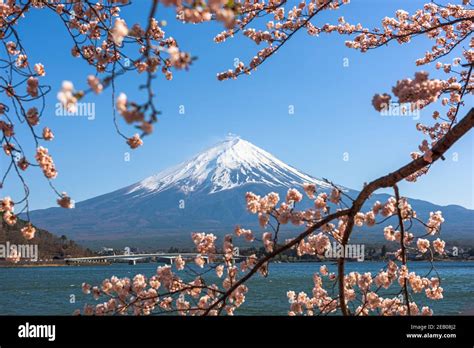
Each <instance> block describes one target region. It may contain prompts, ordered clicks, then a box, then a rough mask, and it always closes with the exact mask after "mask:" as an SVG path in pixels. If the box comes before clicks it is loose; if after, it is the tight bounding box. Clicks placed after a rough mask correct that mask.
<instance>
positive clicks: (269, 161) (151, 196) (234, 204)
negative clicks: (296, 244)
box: [30, 136, 474, 246]
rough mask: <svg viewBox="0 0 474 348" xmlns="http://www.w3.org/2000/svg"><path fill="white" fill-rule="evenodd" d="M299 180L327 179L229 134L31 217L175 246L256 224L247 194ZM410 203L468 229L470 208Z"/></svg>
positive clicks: (66, 230) (109, 239)
mask: <svg viewBox="0 0 474 348" xmlns="http://www.w3.org/2000/svg"><path fill="white" fill-rule="evenodd" d="M303 183H315V184H316V185H317V186H318V188H319V190H330V185H329V184H327V183H326V182H325V181H323V180H321V179H318V178H316V177H313V176H310V175H308V174H305V173H303V172H301V171H299V170H297V169H295V168H293V167H291V166H289V165H287V164H285V163H284V162H282V161H280V160H279V159H277V158H276V157H274V156H273V155H271V154H270V153H268V152H266V151H264V150H262V149H260V148H259V147H257V146H255V145H253V144H251V143H250V142H248V141H246V140H243V139H241V138H239V137H235V136H233V137H229V138H227V139H226V140H225V141H223V142H220V143H218V144H217V145H215V146H213V147H211V148H209V149H207V150H205V151H203V152H201V153H199V154H197V155H196V156H194V157H193V158H192V159H190V160H189V161H186V162H183V163H181V164H179V165H177V166H175V167H172V168H170V169H167V170H164V171H162V172H160V173H158V174H156V175H153V176H150V177H148V178H145V179H144V180H142V181H140V182H137V183H135V184H132V185H130V186H127V187H124V188H122V189H119V190H116V191H114V192H111V193H108V194H104V195H101V196H97V197H95V198H91V199H88V200H85V201H82V202H79V203H77V204H76V207H75V209H71V210H65V209H61V208H49V209H44V210H36V211H33V212H31V214H30V215H31V219H32V221H33V223H34V224H35V225H37V226H39V227H41V228H46V229H48V230H50V231H51V232H53V233H56V234H64V235H66V236H68V237H71V238H74V239H75V240H78V241H83V242H87V243H89V244H90V243H91V242H93V241H95V242H100V243H109V244H112V243H114V244H117V242H119V241H123V242H124V243H125V244H126V245H128V244H130V243H134V242H137V243H138V241H139V240H142V242H143V241H146V243H145V244H147V243H153V244H156V245H159V246H179V245H187V244H189V241H190V238H189V235H190V233H191V232H193V231H206V232H213V233H216V234H225V233H229V232H231V231H232V230H233V228H234V227H235V225H237V224H242V225H243V226H247V227H253V228H257V227H256V226H257V219H256V217H255V216H254V215H251V214H249V213H247V211H246V209H245V193H246V192H248V191H252V192H254V193H256V194H259V195H265V194H267V193H269V192H271V191H274V192H278V193H279V194H280V197H281V198H284V197H285V194H286V191H287V190H288V188H292V187H295V188H301V186H302V184H303ZM344 190H346V192H347V193H348V194H350V195H351V196H355V195H356V194H357V191H355V190H351V189H346V188H344ZM387 198H388V195H384V194H380V195H374V196H373V197H372V198H371V199H370V201H369V202H368V203H367V204H368V205H367V206H369V205H371V204H372V203H373V202H374V201H375V200H380V201H385V200H386V199H387ZM308 204H309V203H308ZM411 204H412V206H413V207H414V209H415V210H417V212H418V214H419V216H422V217H423V216H424V215H428V214H429V212H430V211H436V210H442V211H443V216H445V218H446V221H447V223H446V224H445V225H446V226H448V229H449V230H450V234H451V233H453V235H454V232H457V233H458V234H457V235H456V237H458V239H463V238H464V237H465V236H467V235H469V234H471V233H472V230H473V222H474V211H472V210H468V209H465V208H463V207H460V206H454V205H451V206H446V207H440V206H437V205H434V204H431V203H429V202H426V201H421V200H411ZM446 226H445V227H446ZM289 229H291V227H289ZM469 238H471V237H469ZM132 241H133V242H132ZM127 243H128V244H127ZM142 244H143V243H142Z"/></svg>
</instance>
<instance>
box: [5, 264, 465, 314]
mask: <svg viewBox="0 0 474 348" xmlns="http://www.w3.org/2000/svg"><path fill="white" fill-rule="evenodd" d="M320 265H321V264H320V263H278V264H270V274H269V276H268V277H267V278H263V277H261V276H260V275H257V276H255V278H253V279H251V280H250V281H249V282H248V286H249V289H250V290H249V293H248V295H247V300H246V302H245V303H244V304H243V306H242V307H241V308H240V309H239V310H238V311H236V314H242V315H286V314H287V311H288V301H287V298H286V292H287V291H288V290H294V291H296V292H298V291H306V292H307V293H308V294H310V293H311V289H312V275H313V273H314V272H315V271H317V270H318V269H319V267H320ZM384 265H385V263H382V262H361V263H358V262H353V263H348V264H347V266H346V269H347V271H348V272H349V271H351V270H357V271H358V272H368V271H370V272H377V271H378V270H380V269H381V268H382V267H384ZM157 266H158V264H156V263H144V264H137V265H135V266H131V265H128V264H113V265H110V266H80V267H37V268H1V269H0V315H70V314H71V313H72V312H73V311H74V310H75V309H77V308H81V309H82V307H83V305H84V303H85V302H86V301H87V302H89V303H95V301H94V300H93V299H92V296H90V295H89V296H86V295H83V294H82V291H81V284H82V282H87V283H89V284H92V285H99V284H100V283H101V282H102V280H103V279H104V278H108V277H111V276H112V275H116V276H119V277H124V276H127V277H132V276H133V275H134V274H137V273H142V274H144V275H146V276H151V275H153V274H155V271H156V267H157ZM328 266H329V269H330V270H331V271H334V270H335V265H328ZM435 266H436V269H437V271H438V272H439V274H440V276H441V282H442V287H443V288H444V299H443V300H441V301H432V300H428V299H427V298H426V297H425V296H424V295H423V296H422V297H421V299H422V300H421V301H420V300H418V301H417V303H418V305H419V306H420V308H421V305H428V306H430V307H431V308H432V309H433V310H434V312H435V314H438V315H448V314H454V315H456V314H460V313H465V312H466V311H471V313H472V310H473V308H474V291H473V289H474V262H437V263H435ZM409 267H410V270H411V271H415V272H417V273H418V274H420V275H425V274H426V273H428V271H429V270H430V264H428V263H425V262H412V263H410V265H409ZM214 281H216V282H217V278H216V279H215V280H214ZM71 295H74V296H75V299H76V303H70V298H71Z"/></svg>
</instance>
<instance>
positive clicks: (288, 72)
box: [0, 0, 474, 209]
mask: <svg viewBox="0 0 474 348" xmlns="http://www.w3.org/2000/svg"><path fill="white" fill-rule="evenodd" d="M147 4H148V1H135V3H134V4H133V5H132V6H131V7H129V8H127V9H124V10H123V13H122V15H123V17H124V18H125V19H127V22H129V23H131V22H134V21H141V22H142V23H143V21H144V20H145V16H146V14H147V13H148V6H147ZM422 4H423V2H421V1H408V0H406V1H390V2H388V1H379V0H364V1H362V0H361V1H353V3H352V4H350V5H348V6H346V7H344V8H342V9H341V10H339V11H330V12H327V13H325V14H324V16H323V17H320V18H319V19H316V20H314V21H313V22H314V23H315V24H319V25H321V24H324V23H326V22H333V23H334V22H336V20H337V18H338V16H341V15H342V16H344V17H345V18H346V20H347V21H349V22H361V23H364V24H366V25H368V26H372V25H376V24H377V23H378V22H379V21H380V19H382V18H383V17H385V16H387V15H392V14H393V13H394V12H395V11H396V10H397V9H399V8H404V9H406V10H414V9H416V8H418V7H420V6H421V5H422ZM157 18H158V19H166V20H167V21H168V26H167V27H166V28H165V31H166V32H167V34H169V35H172V36H173V37H175V38H176V39H177V40H178V42H179V44H180V47H181V49H182V50H185V51H189V52H191V53H192V54H193V55H195V56H197V57H198V60H197V61H195V62H194V63H193V65H192V67H191V69H190V70H189V71H187V72H178V73H175V76H174V79H173V80H172V81H170V82H168V81H165V80H164V78H159V79H157V80H156V81H155V90H156V94H157V96H156V104H157V105H158V107H159V109H160V110H161V111H162V113H163V114H162V115H161V116H160V120H159V123H158V124H157V125H156V130H155V132H154V133H153V134H152V135H151V136H150V137H147V138H145V146H143V147H142V148H140V149H138V150H135V151H133V152H131V160H130V161H129V162H126V161H124V154H125V153H126V152H130V150H129V149H128V146H127V145H126V144H125V143H124V142H123V139H122V138H120V137H119V136H118V135H117V134H116V133H115V130H114V128H113V124H112V109H111V99H110V91H106V92H105V93H103V94H102V95H101V96H99V97H96V96H90V97H88V98H87V100H85V101H88V102H95V103H96V118H95V119H94V120H93V121H92V120H87V119H86V118H84V117H57V116H55V114H54V112H55V108H54V105H55V104H56V102H57V101H56V92H57V91H58V90H59V88H60V86H61V82H62V81H63V80H70V81H73V82H74V84H75V85H76V86H77V87H78V88H82V87H84V86H85V81H86V77H87V75H88V74H91V73H93V72H94V71H93V70H92V69H91V68H90V67H88V66H87V65H86V64H85V63H83V62H82V61H80V60H79V59H75V58H73V57H71V55H70V53H69V52H70V48H71V47H72V43H71V39H70V38H69V37H68V36H67V33H66V31H65V30H64V27H63V25H62V23H61V22H60V21H59V20H58V19H57V18H55V17H54V16H53V15H50V14H45V13H44V11H33V12H31V13H29V14H28V15H27V18H26V19H24V23H23V24H24V26H23V27H22V29H21V30H20V34H21V35H22V37H23V44H24V45H25V46H26V47H28V50H29V54H30V62H41V63H43V64H44V65H45V67H46V71H47V75H46V77H45V78H43V81H42V82H43V83H45V84H49V85H51V86H52V88H53V91H52V93H51V94H50V95H49V96H48V98H47V104H48V107H47V109H46V112H45V114H44V118H43V119H42V123H41V125H42V126H45V125H47V126H49V127H51V128H52V129H53V131H54V132H55V134H56V138H55V140H54V141H53V142H52V143H50V144H47V145H48V147H49V149H50V152H51V154H52V155H53V157H54V159H55V163H56V166H57V168H58V170H59V176H58V178H57V179H56V180H55V185H56V186H57V187H58V188H59V189H60V190H62V191H66V192H68V193H69V194H70V195H71V196H72V197H73V198H74V199H75V200H76V201H81V200H84V199H87V198H91V197H94V196H97V195H99V194H103V193H107V192H110V191H113V190H115V189H118V188H121V187H123V186H126V185H129V184H131V183H134V182H136V181H139V180H141V179H143V178H145V177H147V176H149V175H152V174H155V173H157V172H158V171H160V170H162V169H165V168H167V167H169V166H171V165H173V164H176V163H179V162H181V161H183V160H186V159H188V158H190V157H192V156H193V155H194V154H195V153H196V152H198V151H201V150H203V149H205V148H206V147H209V146H212V145H213V144H214V143H216V142H218V141H220V140H222V139H223V138H224V137H225V136H226V135H227V134H228V133H234V134H238V135H240V136H241V137H242V138H244V139H246V140H248V141H250V142H252V143H254V144H255V145H257V146H259V147H261V148H263V149H265V150H267V151H269V152H271V153H272V154H274V155H275V156H277V157H278V158H280V159H281V160H283V161H284V162H286V163H288V164H290V165H292V166H294V167H296V168H298V169H300V170H302V171H304V172H306V173H308V174H311V175H313V176H317V177H325V178H329V179H331V180H332V181H334V182H336V183H339V184H341V185H345V186H347V187H350V188H354V189H360V188H361V187H362V185H363V183H364V182H368V181H370V180H372V179H375V178H377V177H378V176H380V175H383V174H386V173H388V172H390V171H393V170H395V169H397V168H398V167H399V166H401V165H403V164H405V163H406V162H407V161H408V160H409V153H410V152H411V151H414V150H416V149H417V146H418V144H419V143H420V142H421V140H422V134H421V133H419V132H418V131H416V129H415V125H416V122H417V121H414V120H412V119H411V118H408V117H406V118H401V117H392V118H389V117H381V116H380V114H379V113H377V112H376V111H375V110H374V109H373V108H372V106H371V100H372V96H373V95H374V94H375V93H377V92H386V91H387V92H389V91H390V90H391V87H392V86H393V85H394V84H395V82H396V81H397V80H398V79H401V78H405V77H412V76H413V74H414V72H415V71H417V70H419V69H417V67H416V66H415V64H414V62H415V60H416V59H417V58H419V57H421V56H422V55H423V53H424V52H425V50H426V49H427V48H428V47H429V42H428V41H427V40H425V39H417V40H416V41H415V42H414V43H412V44H410V45H405V46H398V45H395V44H393V45H390V46H389V47H383V48H381V49H378V50H374V51H371V52H369V53H365V54H361V53H359V52H357V51H354V50H350V49H348V48H346V47H345V46H344V41H345V40H346V37H341V36H338V35H321V36H320V37H317V38H316V37H310V36H308V35H307V34H306V33H304V32H301V33H298V34H297V35H295V36H294V37H293V39H292V40H290V41H289V42H288V43H287V45H285V47H283V48H282V49H281V50H280V51H279V52H278V53H277V54H276V55H275V56H273V57H272V58H271V59H269V60H268V61H267V62H266V63H265V64H264V65H263V66H261V67H260V68H259V69H258V71H256V72H254V73H253V74H252V75H251V76H249V77H246V76H244V77H242V78H240V79H238V80H232V81H224V82H219V81H217V79H216V73H217V72H220V71H224V70H226V69H228V68H230V67H232V64H233V61H234V59H235V58H239V59H241V60H243V61H245V62H247V61H249V59H250V58H251V57H252V56H253V55H254V54H255V52H257V50H258V49H259V47H257V46H256V45H255V44H254V43H253V42H251V41H250V40H248V39H246V38H241V37H238V38H237V37H236V38H235V39H233V40H229V41H228V42H225V43H223V44H219V45H218V44H215V43H214V42H213V40H212V39H213V37H214V35H215V34H217V33H219V32H220V31H222V28H221V27H220V26H219V25H218V24H216V23H210V24H204V25H189V24H188V25H185V24H181V23H177V22H176V21H175V20H174V19H173V16H172V14H171V12H170V11H167V10H165V11H163V9H161V10H159V11H158V16H157ZM25 24H26V26H25ZM345 59H348V62H349V66H348V67H344V64H343V63H344V60H345ZM423 69H425V70H429V71H432V70H433V67H432V66H430V67H424V68H423ZM433 76H439V77H443V75H440V74H439V73H435V74H434V75H433ZM140 81H141V80H140V78H137V75H136V74H135V73H131V74H129V75H127V76H125V77H122V78H121V79H120V80H119V81H118V83H117V90H118V91H123V92H125V93H126V94H127V95H128V96H129V98H130V99H132V100H136V101H137V102H139V101H143V100H145V99H144V98H145V97H144V96H143V95H141V94H140V91H139V90H138V85H139V84H140ZM0 98H4V96H0ZM467 102H468V104H469V103H470V106H472V99H471V100H469V99H467ZM181 105H183V106H184V107H185V114H184V115H181V114H179V108H180V106H181ZM290 105H293V106H294V110H295V114H294V115H289V113H288V108H289V106H290ZM430 110H432V109H427V110H426V111H422V114H421V119H420V121H421V122H423V121H426V122H428V123H430V122H431V120H430V114H431V113H430ZM121 125H122V130H123V131H125V132H126V133H127V134H132V132H133V131H134V130H133V129H132V128H131V127H128V126H126V125H125V124H124V123H121ZM127 127H128V128H127ZM19 135H21V136H23V138H25V137H26V136H27V134H26V133H25V132H22V131H19ZM473 140H474V139H473V134H472V132H471V134H469V135H468V136H466V137H465V138H464V139H462V140H461V141H460V142H459V143H458V144H456V146H455V147H454V148H453V149H452V150H451V151H449V152H448V154H447V156H446V158H447V159H446V161H443V162H440V163H437V164H435V166H434V167H433V168H432V170H431V172H430V175H428V176H425V177H423V178H421V179H420V180H419V182H418V183H417V184H411V183H406V182H404V183H402V184H401V185H400V187H401V190H402V194H403V195H406V196H408V197H414V198H419V199H424V200H428V201H432V202H434V203H438V204H441V205H446V204H460V205H463V206H465V207H469V208H474V202H473V180H472V176H473ZM30 150H32V149H30ZM345 152H347V153H348V154H349V160H348V161H344V160H343V156H344V153H345ZM454 152H456V153H457V157H458V160H457V161H454V160H453V158H454V156H455V154H454ZM2 161H4V158H3V157H2ZM26 178H27V180H28V182H29V185H30V188H31V197H30V204H31V208H33V209H36V208H45V207H49V206H54V205H55V196H54V194H53V193H52V192H51V190H50V188H49V187H48V185H47V183H46V181H45V179H44V178H43V177H42V175H41V174H40V173H39V172H38V171H34V173H31V171H30V173H28V174H27V175H26ZM19 190H20V187H19V185H17V184H15V183H13V181H12V179H10V181H9V182H7V183H6V185H5V189H4V191H6V192H4V194H5V193H6V194H8V195H11V196H13V197H18V195H20V191H19Z"/></svg>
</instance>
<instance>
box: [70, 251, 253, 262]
mask: <svg viewBox="0 0 474 348" xmlns="http://www.w3.org/2000/svg"><path fill="white" fill-rule="evenodd" d="M198 255H201V254H198V253H164V252H159V253H150V254H132V253H129V252H125V253H124V254H122V255H115V254H114V255H103V256H87V257H69V258H65V259H64V261H65V262H66V263H67V264H74V263H102V262H104V263H105V262H107V261H118V260H123V261H128V263H129V264H131V265H135V264H136V263H137V261H139V260H146V259H150V260H152V259H155V260H156V261H159V260H164V261H165V262H166V263H169V264H173V261H174V259H176V258H177V257H178V256H181V257H182V258H183V259H185V260H190V259H194V258H196V257H197V256H198ZM201 257H202V258H203V259H205V260H206V261H207V262H209V257H208V256H207V255H201ZM223 257H224V255H223V254H214V255H213V258H217V259H219V258H220V259H222V258H223ZM245 258H247V256H240V254H239V249H238V248H234V252H233V259H234V260H237V261H241V260H243V259H245Z"/></svg>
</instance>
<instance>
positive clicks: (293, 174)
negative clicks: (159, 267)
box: [128, 135, 329, 196]
mask: <svg viewBox="0 0 474 348" xmlns="http://www.w3.org/2000/svg"><path fill="white" fill-rule="evenodd" d="M306 182H311V183H315V184H317V185H318V186H322V187H328V186H329V185H328V184H326V183H325V182H323V181H320V180H318V179H316V178H313V177H311V176H309V175H307V174H304V173H302V172H300V171H298V170H297V169H295V168H293V167H291V166H289V165H287V164H285V163H284V162H282V161H280V160H279V159H277V158H276V157H274V156H273V155H271V154H270V153H268V152H266V151H264V150H262V149H261V148H259V147H257V146H255V145H253V144H252V143H250V142H248V141H246V140H244V139H242V138H240V137H239V136H236V135H229V136H227V137H226V139H225V140H224V141H222V142H220V143H218V144H217V145H215V146H213V147H211V148H209V149H207V150H205V151H203V152H201V153H199V154H197V155H196V156H195V157H193V158H192V159H190V160H189V161H186V162H183V163H181V164H179V165H177V166H175V167H172V168H170V169H167V170H164V171H162V172H160V173H158V174H156V175H153V176H151V177H148V178H146V179H144V180H142V181H140V182H138V183H136V184H134V185H132V186H131V187H130V190H129V191H128V193H129V194H132V193H133V194H135V195H138V196H141V195H146V194H155V193H159V192H163V191H165V190H168V189H171V188H175V189H178V190H180V191H182V192H184V193H186V194H187V193H191V192H201V193H208V194H212V193H216V192H219V191H223V190H229V189H232V188H235V187H239V186H243V185H246V184H265V185H268V186H285V187H299V186H301V185H302V184H303V183H306Z"/></svg>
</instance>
